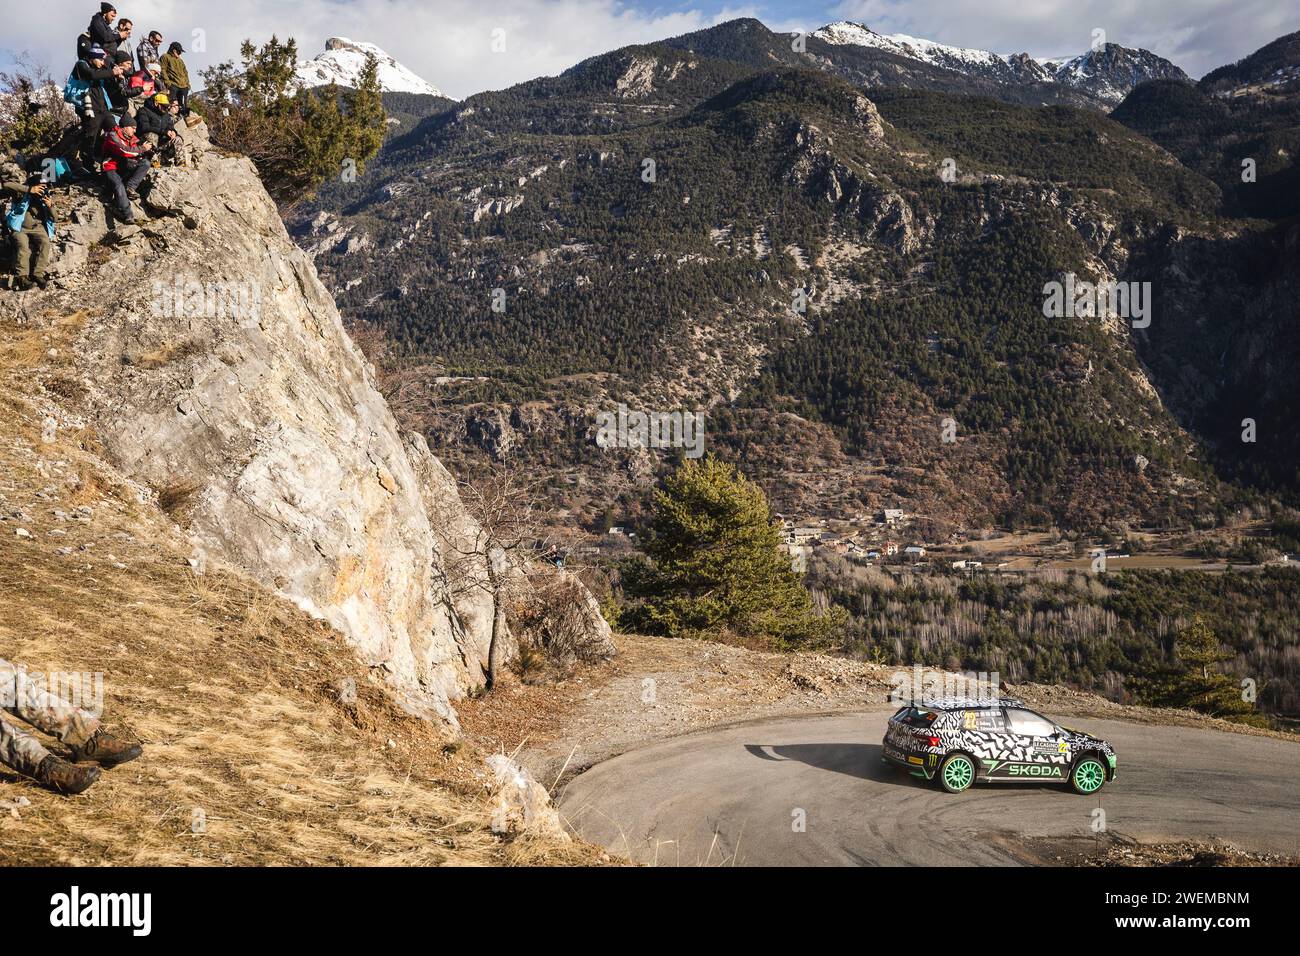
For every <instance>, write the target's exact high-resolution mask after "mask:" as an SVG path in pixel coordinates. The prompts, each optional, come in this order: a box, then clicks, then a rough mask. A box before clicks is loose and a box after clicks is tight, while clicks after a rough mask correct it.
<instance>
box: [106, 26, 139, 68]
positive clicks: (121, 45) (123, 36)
mask: <svg viewBox="0 0 1300 956" xmlns="http://www.w3.org/2000/svg"><path fill="white" fill-rule="evenodd" d="M133 29H134V25H133V24H132V23H131V21H130V20H127V19H121V20H118V21H117V49H116V50H114V51H113V53H114V54H118V53H125V54H126V57H127V60H126V61H127V62H128V63H132V64H134V63H135V41H134V40H132V39H131V31H132V30H133ZM101 46H102V44H101Z"/></svg>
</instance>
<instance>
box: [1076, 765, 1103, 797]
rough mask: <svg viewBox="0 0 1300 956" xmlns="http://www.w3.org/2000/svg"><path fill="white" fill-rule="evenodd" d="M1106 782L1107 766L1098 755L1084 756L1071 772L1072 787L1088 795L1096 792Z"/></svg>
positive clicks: (1077, 791)
mask: <svg viewBox="0 0 1300 956" xmlns="http://www.w3.org/2000/svg"><path fill="white" fill-rule="evenodd" d="M1105 782H1106V768H1105V767H1103V766H1102V763H1101V761H1100V760H1098V759H1097V758H1096V757H1084V758H1083V759H1082V760H1080V761H1079V762H1078V763H1076V764H1075V765H1074V771H1073V772H1072V773H1071V774H1070V787H1071V789H1073V790H1074V792H1075V793H1079V794H1083V795H1084V796H1087V795H1088V794H1090V793H1096V792H1097V791H1098V790H1100V789H1101V787H1102V784H1104V783H1105Z"/></svg>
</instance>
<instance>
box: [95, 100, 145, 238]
mask: <svg viewBox="0 0 1300 956" xmlns="http://www.w3.org/2000/svg"><path fill="white" fill-rule="evenodd" d="M152 148H153V147H152V146H151V145H149V144H148V143H141V142H140V140H139V139H137V138H136V135H135V120H134V119H133V118H132V117H130V116H124V117H123V118H122V121H121V122H120V123H118V124H117V127H116V128H115V129H114V130H113V131H112V132H110V133H109V134H108V136H106V137H105V138H104V178H105V179H107V180H108V184H109V186H110V187H112V190H113V201H114V206H115V207H116V209H117V218H118V220H119V221H121V222H123V223H128V224H129V223H131V222H134V221H135V216H134V215H133V214H132V212H131V200H132V199H133V198H135V196H136V190H137V189H139V188H140V183H141V182H142V181H143V180H144V177H145V176H147V175H148V174H149V169H150V168H151V167H150V165H149V159H148V155H147V154H148V153H149V152H150V150H152Z"/></svg>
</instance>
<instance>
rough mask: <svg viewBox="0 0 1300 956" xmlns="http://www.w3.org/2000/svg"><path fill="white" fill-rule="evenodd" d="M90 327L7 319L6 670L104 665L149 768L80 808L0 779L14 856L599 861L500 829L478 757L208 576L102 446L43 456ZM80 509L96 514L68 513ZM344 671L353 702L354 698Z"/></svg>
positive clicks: (0, 494)
mask: <svg viewBox="0 0 1300 956" xmlns="http://www.w3.org/2000/svg"><path fill="white" fill-rule="evenodd" d="M76 328H77V323H75V322H65V323H64V324H62V325H60V324H57V323H54V324H51V325H49V326H48V327H46V328H43V329H42V328H36V327H31V326H18V327H15V326H11V325H4V324H0V515H8V514H10V513H11V512H12V511H14V510H22V511H23V512H24V513H25V514H26V516H27V517H26V518H25V519H23V520H22V521H21V522H19V521H15V520H7V521H0V656H3V657H5V658H8V659H10V660H13V661H17V662H21V663H23V664H24V665H26V666H27V667H28V668H30V669H33V670H36V669H51V670H73V671H82V672H84V671H102V672H103V674H104V688H105V710H106V719H107V722H108V723H109V725H110V726H115V727H118V728H124V729H125V730H126V731H127V732H129V733H133V734H135V735H137V736H138V737H139V738H140V739H141V740H142V741H143V742H144V744H145V755H144V757H143V758H141V759H140V760H137V761H135V762H133V763H130V764H126V765H123V766H121V767H118V768H115V769H113V770H110V771H106V772H105V774H104V777H103V778H102V779H101V781H100V782H99V783H98V784H96V785H95V786H94V787H93V788H91V789H90V790H89V791H87V792H86V793H85V794H82V795H80V796H77V797H71V798H65V797H59V796H57V795H54V794H52V793H50V792H48V791H45V790H43V789H41V788H39V787H37V786H35V785H34V784H32V783H31V782H29V781H27V780H25V779H22V778H20V777H18V776H16V775H14V774H7V773H0V798H13V797H16V796H18V795H23V796H26V797H27V798H28V799H29V800H30V801H31V806H30V807H27V808H26V809H24V810H23V811H22V817H21V819H18V820H15V819H13V818H11V817H7V816H6V817H0V863H4V864H19V863H22V864H46V863H51V864H60V863H62V864H84V865H96V864H112V865H124V864H142V865H151V864H165V865H173V864H245V865H272V864H277V865H278V864H311V865H353V864H391V865H440V864H463V865H494V864H529V865H531V864H556V863H574V864H581V863H590V862H594V861H596V860H597V859H598V858H599V855H600V854H599V851H598V850H595V849H593V848H591V847H588V846H586V845H584V844H581V843H577V842H575V843H572V844H560V843H554V842H548V841H538V840H531V839H521V840H515V841H513V842H504V841H502V840H500V839H498V838H497V837H495V836H494V835H493V834H492V833H491V832H490V829H489V813H488V810H487V807H486V801H485V799H484V791H483V786H482V782H481V777H480V776H479V768H480V760H481V756H482V755H481V754H480V753H479V752H477V751H475V750H474V749H473V748H472V747H448V746H445V744H446V741H445V740H444V739H443V737H442V735H441V734H440V732H439V731H438V729H437V728H435V727H433V726H431V725H429V724H427V723H425V722H422V721H419V720H416V719H414V718H411V717H409V716H408V715H406V714H405V713H404V712H402V711H400V710H399V709H397V708H396V707H395V706H394V705H393V704H392V702H391V699H390V698H389V696H388V695H387V694H386V693H385V692H384V690H383V688H382V686H380V685H379V684H378V683H376V682H375V681H373V680H372V678H371V675H370V674H369V672H368V670H367V668H366V667H365V666H364V665H363V664H362V663H361V662H360V661H359V660H358V659H357V658H356V657H355V655H354V654H353V653H352V651H351V650H350V649H349V648H348V647H347V645H346V644H345V642H344V641H343V639H342V637H341V636H340V635H338V634H337V633H336V632H334V631H332V630H331V629H330V628H328V627H327V626H325V625H323V624H322V623H320V622H317V621H314V620H312V619H310V618H309V617H308V616H307V615H305V614H303V613H302V612H300V611H299V610H298V609H297V608H296V607H294V606H292V605H291V604H289V603H287V602H285V601H283V600H280V599H279V598H277V597H276V596H275V595H274V594H272V593H271V592H269V591H267V590H266V589H264V588H263V587H261V586H259V584H258V583H257V582H254V581H252V580H249V579H248V578H246V577H244V576H242V575H241V574H238V573H234V572H232V571H230V570H227V569H220V568H216V569H213V568H209V569H208V572H207V573H206V574H204V575H201V576H200V575H196V574H195V573H194V572H193V571H192V570H191V569H190V567H189V566H188V564H187V562H186V558H187V557H188V548H187V545H186V542H185V541H184V540H183V539H181V538H180V536H179V535H177V534H176V533H175V530H174V528H173V526H172V525H171V523H170V522H169V521H167V520H166V519H165V518H164V516H163V515H162V514H161V512H160V511H159V510H158V509H156V508H154V507H153V506H151V505H140V504H139V503H137V502H136V501H135V500H134V499H133V498H132V497H131V496H130V495H129V494H127V491H126V489H125V487H123V486H122V485H121V483H120V482H119V481H118V480H117V479H116V478H115V477H114V476H113V474H112V473H111V471H109V470H107V469H106V468H105V467H104V466H103V464H102V463H101V462H100V461H99V459H98V458H96V456H95V454H94V449H95V442H94V438H93V436H92V435H87V434H78V433H75V432H71V431H69V432H60V433H59V434H58V436H57V439H56V441H55V443H54V444H52V445H51V444H44V443H42V439H41V419H42V417H43V415H42V411H41V409H40V407H39V404H38V402H37V400H36V399H35V398H34V397H33V394H32V385H31V375H30V370H31V369H32V367H33V366H36V365H42V366H44V368H43V369H42V371H41V372H40V377H44V376H47V375H58V374H59V371H60V370H59V368H58V365H59V364H60V363H61V361H62V360H64V355H65V353H66V349H67V347H68V343H69V339H70V338H71V336H72V335H73V334H74V333H75V330H76ZM50 348H56V349H57V350H58V355H57V357H56V358H54V359H51V358H50V357H49V354H48V353H49V349H50ZM42 462H43V463H44V464H43V465H42V464H41V463H42ZM69 479H72V480H71V481H69ZM42 490H43V492H44V495H45V496H44V497H38V495H37V493H38V492H41V491H42ZM78 504H88V505H90V507H91V508H92V511H93V516H92V517H91V519H90V520H89V521H76V520H60V519H59V518H58V517H56V516H55V515H54V513H53V512H54V511H55V510H60V509H62V510H68V511H73V510H75V508H76V506H77V505H78ZM19 524H22V526H23V527H26V528H27V530H28V531H30V532H31V533H32V535H33V536H34V537H33V538H32V539H30V540H29V539H23V538H19V537H17V536H16V535H15V533H14V532H15V529H16V527H17V526H18V525H19ZM60 549H71V552H70V553H66V554H60V553H59V550H60ZM348 679H350V680H352V681H353V682H355V686H356V700H355V702H354V703H345V702H344V701H343V700H341V699H340V694H339V689H340V688H341V687H342V686H343V685H344V682H345V681H346V680H348ZM47 743H50V745H51V747H52V749H54V750H55V751H56V752H60V751H61V749H62V748H61V747H60V746H59V745H58V744H54V743H52V742H48V741H47ZM200 815H201V818H202V819H203V821H204V825H203V826H202V827H198V826H196V825H195V821H196V820H197V819H200Z"/></svg>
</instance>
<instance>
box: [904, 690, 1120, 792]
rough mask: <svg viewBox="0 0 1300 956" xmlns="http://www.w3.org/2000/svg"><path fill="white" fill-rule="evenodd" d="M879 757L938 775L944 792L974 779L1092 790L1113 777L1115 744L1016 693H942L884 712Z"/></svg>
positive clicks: (929, 775)
mask: <svg viewBox="0 0 1300 956" xmlns="http://www.w3.org/2000/svg"><path fill="white" fill-rule="evenodd" d="M884 760H885V762H886V763H890V764H893V765H895V766H897V767H901V768H903V769H905V770H907V771H909V772H911V773H912V774H913V775H914V776H917V777H922V778H924V779H926V780H935V779H937V780H938V781H939V784H940V785H941V786H942V787H943V788H944V789H945V790H947V791H948V792H949V793H960V792H961V791H963V790H966V789H967V788H969V787H970V786H971V785H972V784H974V783H976V782H984V781H999V780H1020V781H1025V780H1028V781H1031V782H1038V783H1055V784H1068V785H1069V786H1070V787H1071V788H1072V789H1073V790H1074V792H1075V793H1081V794H1090V793H1096V792H1097V791H1098V790H1100V789H1101V788H1102V786H1103V785H1104V784H1105V783H1106V781H1108V780H1114V779H1115V750H1114V748H1113V747H1111V745H1110V744H1108V743H1106V741H1104V740H1101V739H1099V738H1097V737H1093V736H1092V735H1091V734H1085V733H1081V732H1079V731H1077V730H1068V729H1066V728H1065V727H1062V726H1060V725H1059V724H1056V723H1054V722H1053V721H1051V720H1048V719H1047V718H1046V717H1044V716H1042V715H1041V714H1038V713H1035V712H1034V711H1032V710H1030V709H1029V708H1028V707H1026V706H1025V705H1024V704H1023V703H1021V702H1020V701H1018V700H1012V699H1010V698H998V699H996V700H975V699H970V698H947V699H944V700H938V701H933V702H930V703H926V704H908V705H907V706H906V707H903V708H901V709H900V710H899V711H898V712H897V713H896V714H894V716H893V717H890V718H889V725H888V729H887V730H886V731H885V741H884Z"/></svg>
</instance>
